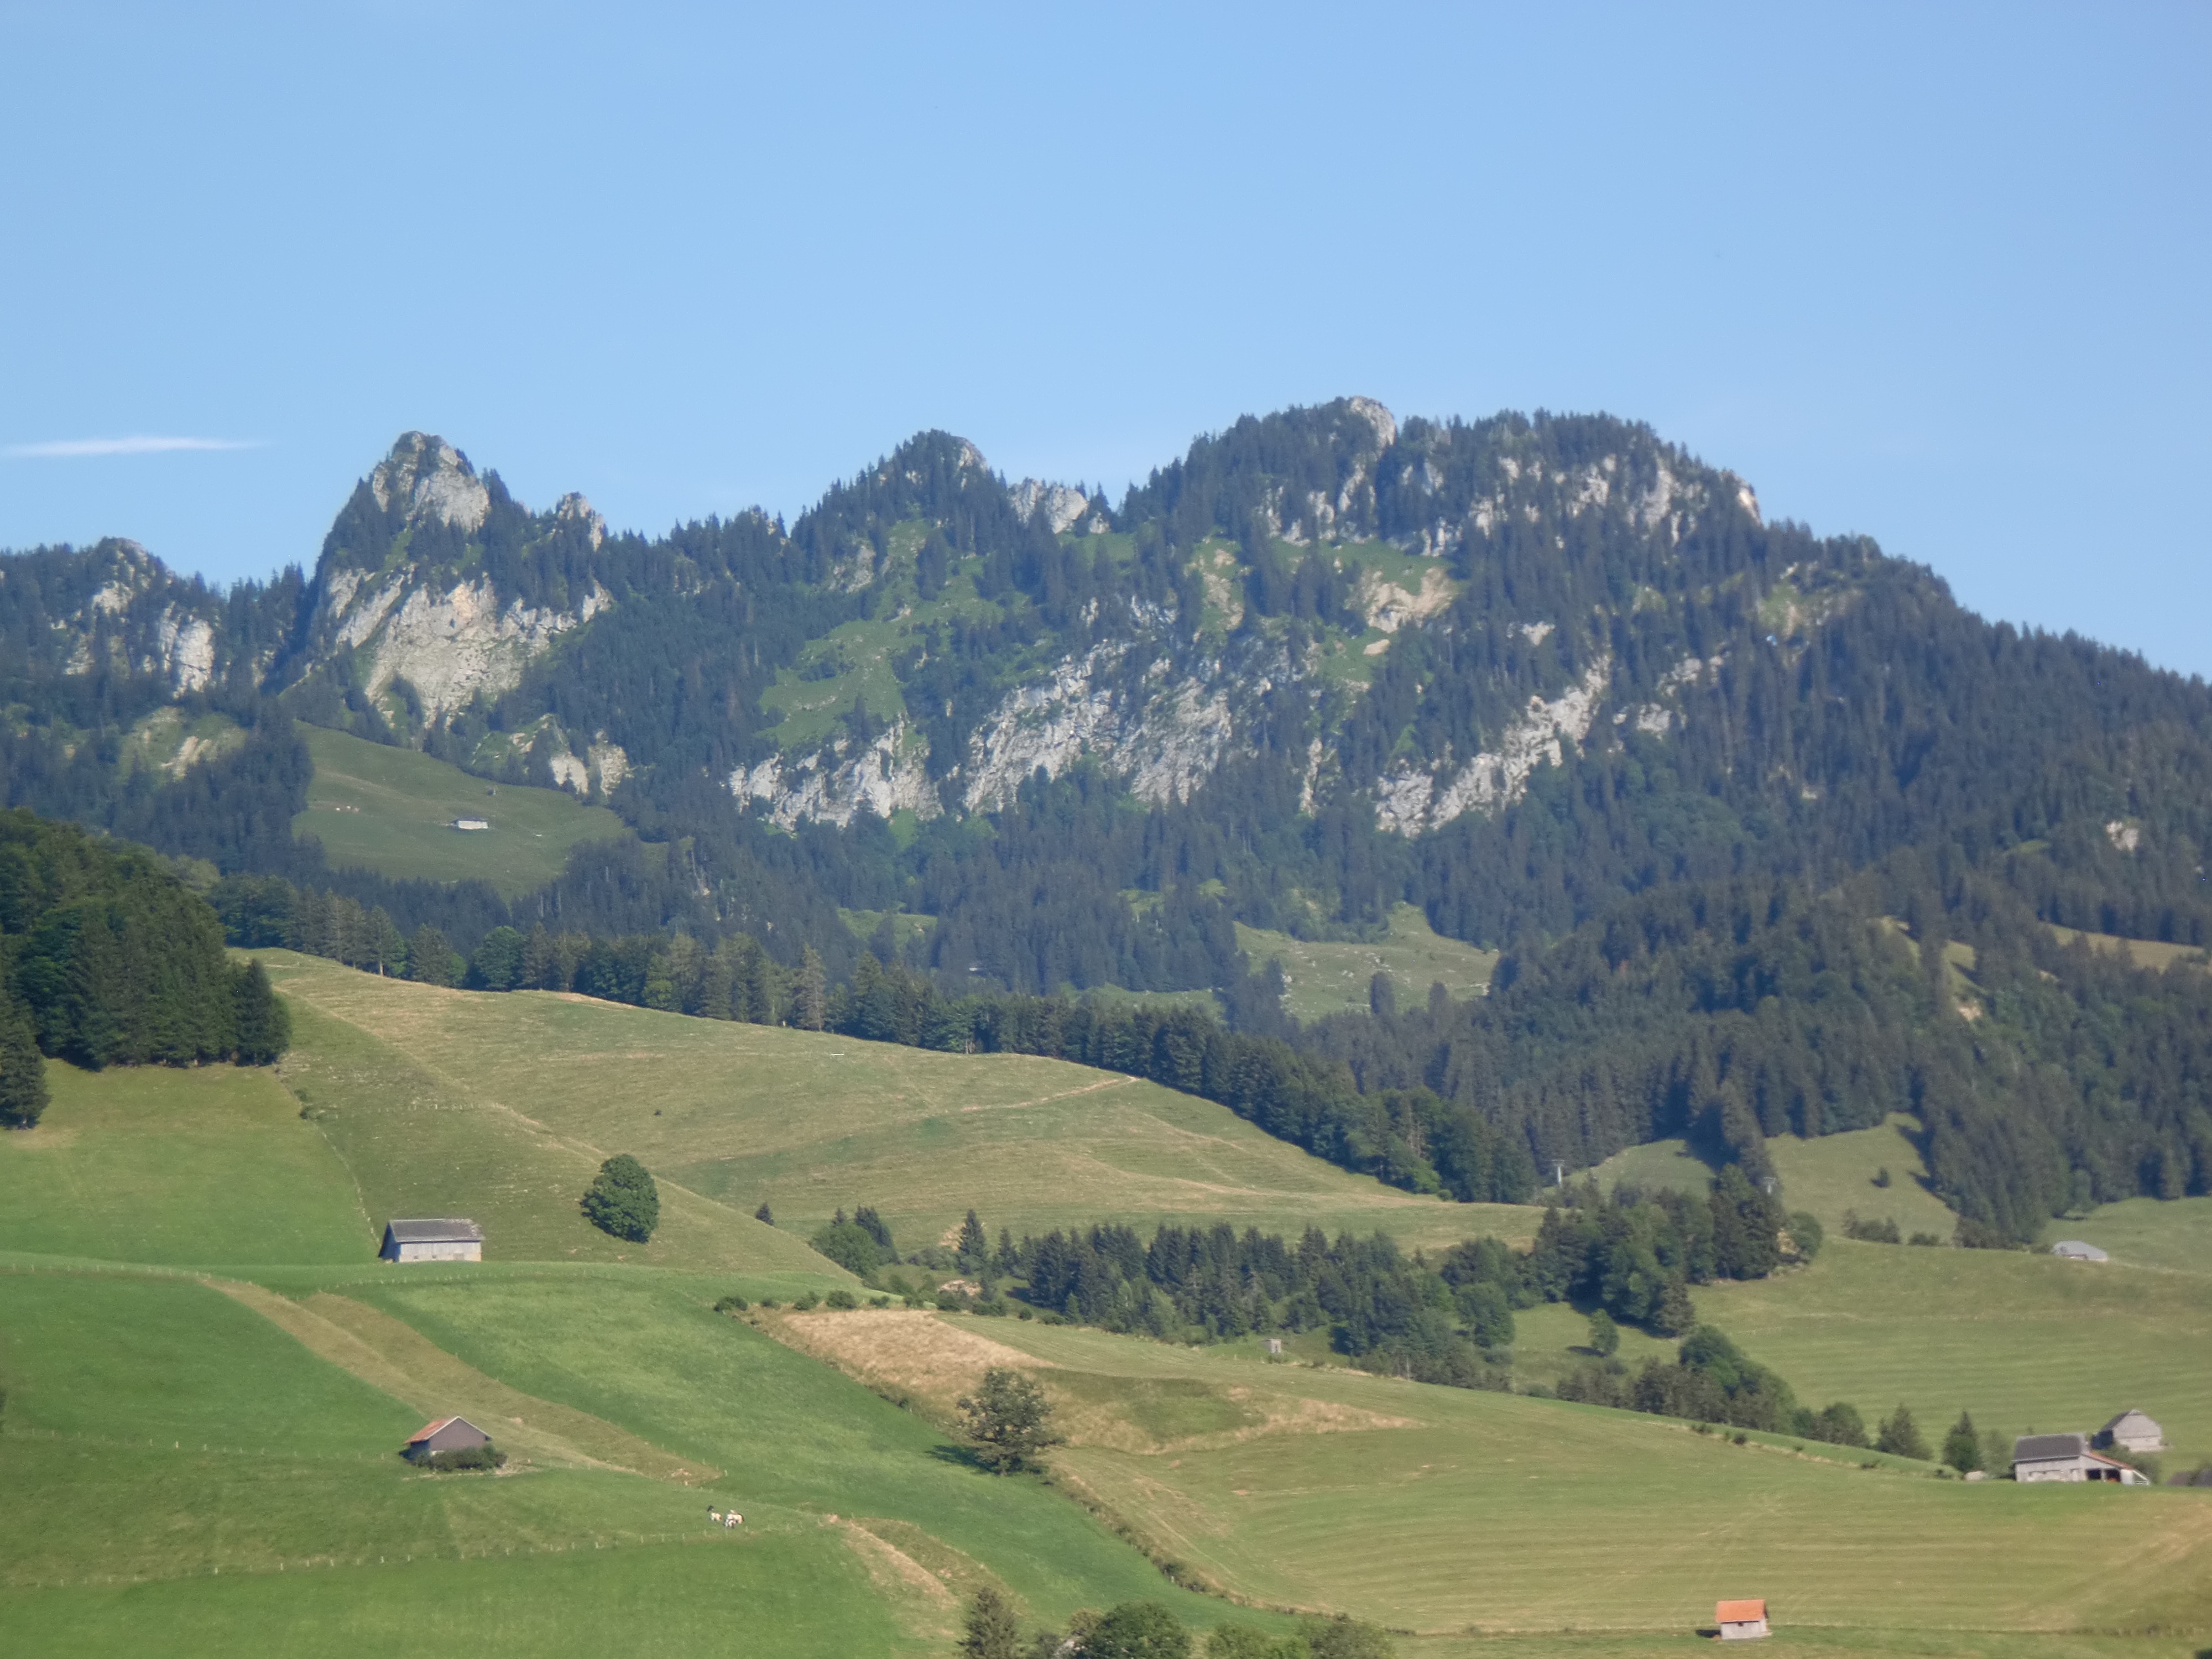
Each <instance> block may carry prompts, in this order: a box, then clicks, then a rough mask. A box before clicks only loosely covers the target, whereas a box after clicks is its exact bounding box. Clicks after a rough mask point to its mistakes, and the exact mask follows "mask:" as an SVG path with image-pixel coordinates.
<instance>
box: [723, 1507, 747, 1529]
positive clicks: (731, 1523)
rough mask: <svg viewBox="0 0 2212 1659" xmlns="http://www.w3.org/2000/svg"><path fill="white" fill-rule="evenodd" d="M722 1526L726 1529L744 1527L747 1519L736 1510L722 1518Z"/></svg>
mask: <svg viewBox="0 0 2212 1659" xmlns="http://www.w3.org/2000/svg"><path fill="white" fill-rule="evenodd" d="M722 1524H723V1526H725V1527H742V1526H743V1525H744V1524H745V1517H744V1516H742V1515H739V1514H738V1512H737V1511H736V1510H731V1511H730V1512H729V1513H728V1514H727V1515H726V1516H723V1517H722Z"/></svg>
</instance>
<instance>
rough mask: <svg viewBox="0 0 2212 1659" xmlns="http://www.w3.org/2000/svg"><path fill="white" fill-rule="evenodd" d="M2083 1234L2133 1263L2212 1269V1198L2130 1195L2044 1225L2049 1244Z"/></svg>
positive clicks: (2175, 1270)
mask: <svg viewBox="0 0 2212 1659" xmlns="http://www.w3.org/2000/svg"><path fill="white" fill-rule="evenodd" d="M2062 1238H2079V1239H2085V1240H2087V1242H2088V1243H2092V1244H2094V1245H2096V1246H2097V1247H2098V1248H2099V1249H2101V1250H2105V1251H2106V1252H2108V1253H2109V1254H2110V1255H2111V1256H2112V1260H2113V1261H2116V1262H2119V1263H2122V1264H2124V1265H2125V1266H2128V1267H2159V1268H2164V1269H2166V1271H2168V1272H2171V1273H2197V1274H2212V1198H2176V1199H2165V1200H2161V1199H2155V1198H2130V1199H2127V1200H2123V1201H2122V1202H2120V1203H2118V1204H2105V1205H2100V1206H2098V1207H2097V1208H2096V1209H2093V1210H2092V1211H2090V1212H2088V1213H2087V1215H2085V1216H2081V1217H2079V1218H2072V1219H2069V1220H2064V1221H2053V1222H2051V1223H2050V1224H2049V1225H2047V1226H2045V1228H2044V1230H2043V1243H2045V1245H2046V1246H2048V1245H2051V1244H2055V1243H2057V1242H2058V1241H2059V1240H2060V1239H2062Z"/></svg>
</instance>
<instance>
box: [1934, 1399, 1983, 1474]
mask: <svg viewBox="0 0 2212 1659" xmlns="http://www.w3.org/2000/svg"><path fill="white" fill-rule="evenodd" d="M1943 1461H1944V1462H1946V1463H1948V1464H1949V1465H1950V1466H1951V1467H1952V1468H1954V1469H1956V1470H1958V1472H1959V1473H1960V1474H1966V1473H1968V1472H1969V1471H1971V1470H1973V1469H1978V1468H1981V1467H1982V1437H1981V1436H1980V1435H1978V1434H1977V1433H1976V1432H1975V1431H1974V1419H1973V1418H1972V1415H1970V1414H1969V1413H1966V1412H1960V1413H1959V1420H1958V1421H1957V1422H1955V1423H1954V1424H1953V1425H1951V1432H1950V1433H1948V1434H1947V1435H1945V1436H1944V1437H1943Z"/></svg>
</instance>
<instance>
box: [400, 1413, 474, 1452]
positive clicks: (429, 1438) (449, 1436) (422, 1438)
mask: <svg viewBox="0 0 2212 1659" xmlns="http://www.w3.org/2000/svg"><path fill="white" fill-rule="evenodd" d="M489 1444H491V1437H490V1436H489V1435H488V1434H486V1433H485V1432H484V1431H483V1430H482V1429H480V1428H478V1427H477V1425H475V1424H473V1423H471V1422H470V1421H469V1419H467V1418H465V1417H441V1418H439V1419H436V1420H435V1421H434V1422H429V1423H425V1424H424V1425H422V1427H421V1428H420V1429H417V1430H416V1431H415V1432H414V1433H413V1434H411V1435H410V1436H409V1437H408V1439H407V1450H406V1453H405V1455H406V1456H407V1457H408V1458H409V1459H410V1460H411V1461H413V1462H421V1461H422V1459H423V1458H426V1457H428V1455H430V1454H431V1453H432V1452H455V1451H474V1450H475V1449H477V1447H478V1446H489Z"/></svg>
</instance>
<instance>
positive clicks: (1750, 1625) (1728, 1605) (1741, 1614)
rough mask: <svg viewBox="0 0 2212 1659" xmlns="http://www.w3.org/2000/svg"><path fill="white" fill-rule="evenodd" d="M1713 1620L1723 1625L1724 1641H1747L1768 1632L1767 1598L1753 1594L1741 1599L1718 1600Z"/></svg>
mask: <svg viewBox="0 0 2212 1659" xmlns="http://www.w3.org/2000/svg"><path fill="white" fill-rule="evenodd" d="M1713 1622H1714V1623H1715V1624H1716V1625H1718V1626H1720V1627H1721V1640H1722V1641H1723V1642H1747V1641H1752V1640H1755V1639H1756V1638H1759V1637H1761V1636H1765V1635H1766V1634H1767V1633H1768V1632H1767V1628H1766V1599H1765V1597H1764V1596H1752V1597H1749V1598H1748V1599H1747V1600H1744V1601H1716V1602H1715V1603H1714V1604H1713Z"/></svg>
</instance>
